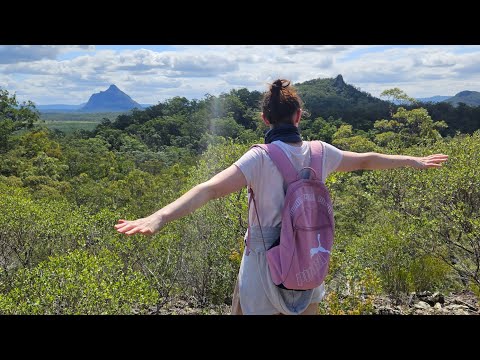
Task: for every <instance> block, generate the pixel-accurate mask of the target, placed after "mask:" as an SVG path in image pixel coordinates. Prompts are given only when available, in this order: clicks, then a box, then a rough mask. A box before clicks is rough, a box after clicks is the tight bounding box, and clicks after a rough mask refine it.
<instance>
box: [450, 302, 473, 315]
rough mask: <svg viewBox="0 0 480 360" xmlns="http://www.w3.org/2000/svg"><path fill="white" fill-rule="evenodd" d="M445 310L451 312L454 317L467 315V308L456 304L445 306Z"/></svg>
mask: <svg viewBox="0 0 480 360" xmlns="http://www.w3.org/2000/svg"><path fill="white" fill-rule="evenodd" d="M444 309H445V310H449V311H453V313H454V314H455V315H465V314H463V313H464V312H465V313H466V314H468V306H465V305H457V304H450V305H447V306H445V308H444Z"/></svg>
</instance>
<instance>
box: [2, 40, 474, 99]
mask: <svg viewBox="0 0 480 360" xmlns="http://www.w3.org/2000/svg"><path fill="white" fill-rule="evenodd" d="M63 54H69V56H62V55H63ZM479 56H480V47H479V46H415V47H413V46H412V47H392V48H385V47H382V46H366V45H361V46H360V45H355V46H350V45H349V46H343V45H280V46H277V45H239V46H237V45H182V46H176V47H175V49H174V50H171V49H169V50H167V51H158V52H157V51H153V50H151V49H148V46H145V49H137V50H132V49H121V48H120V47H119V46H112V48H111V49H110V50H95V48H94V47H92V46H73V45H72V46H49V45H46V46H0V84H2V86H3V87H4V88H7V89H8V90H10V91H12V92H13V91H16V92H17V94H18V97H19V98H20V97H21V98H22V100H23V99H25V100H26V99H32V100H33V101H35V102H37V103H40V104H45V103H61V102H63V103H70V104H74V103H81V102H85V101H87V100H88V97H89V96H90V95H91V94H92V93H94V92H98V91H100V90H105V89H106V88H107V87H108V86H109V85H110V84H116V85H117V86H119V88H120V89H122V90H123V91H125V92H126V93H127V94H129V95H130V96H131V97H132V98H133V99H134V100H136V101H138V102H141V103H157V102H158V101H160V100H163V99H165V98H171V97H173V96H176V95H179V96H186V97H188V98H201V97H203V96H204V95H205V94H206V93H210V94H214V95H218V94H219V93H221V92H226V91H229V90H230V89H232V88H239V87H248V88H249V89H251V90H261V91H263V90H265V89H266V88H267V83H269V82H271V81H273V80H275V79H276V78H287V79H290V80H292V81H293V82H294V83H298V82H303V81H306V80H310V79H314V78H319V77H322V78H323V77H335V76H337V75H338V74H342V75H343V76H344V79H345V81H346V82H347V83H351V84H352V85H355V86H357V87H360V88H362V90H365V91H368V92H370V93H372V95H374V96H378V95H379V93H380V92H381V91H382V90H384V89H386V88H390V87H400V88H402V89H403V90H405V91H406V92H407V93H409V94H410V95H412V96H417V97H423V96H432V95H453V94H454V93H456V92H458V91H461V90H480V86H479V85H478V84H479V81H480V63H479V62H478V58H479Z"/></svg>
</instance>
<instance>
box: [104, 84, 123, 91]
mask: <svg viewBox="0 0 480 360" xmlns="http://www.w3.org/2000/svg"><path fill="white" fill-rule="evenodd" d="M107 91H121V90H120V89H119V88H118V87H117V85H115V84H112V85H110V86H109V87H108V89H107Z"/></svg>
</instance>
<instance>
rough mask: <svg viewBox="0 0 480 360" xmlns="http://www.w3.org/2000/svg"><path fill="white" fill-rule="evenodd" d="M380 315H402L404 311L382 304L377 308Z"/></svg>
mask: <svg viewBox="0 0 480 360" xmlns="http://www.w3.org/2000/svg"><path fill="white" fill-rule="evenodd" d="M376 313H377V314H378V315H402V312H401V311H399V310H397V309H392V308H391V307H389V306H380V307H378V308H377V309H376Z"/></svg>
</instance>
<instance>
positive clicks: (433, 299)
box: [424, 292, 445, 306]
mask: <svg viewBox="0 0 480 360" xmlns="http://www.w3.org/2000/svg"><path fill="white" fill-rule="evenodd" d="M424 301H426V302H427V303H429V304H430V305H431V306H434V305H435V304H436V303H440V304H444V303H445V296H443V294H440V293H439V292H436V293H434V294H433V295H430V296H427V297H426V298H425V299H424Z"/></svg>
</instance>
